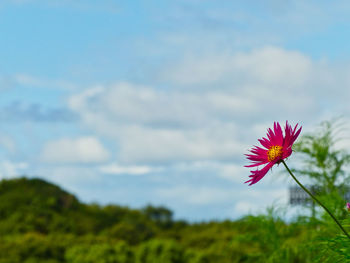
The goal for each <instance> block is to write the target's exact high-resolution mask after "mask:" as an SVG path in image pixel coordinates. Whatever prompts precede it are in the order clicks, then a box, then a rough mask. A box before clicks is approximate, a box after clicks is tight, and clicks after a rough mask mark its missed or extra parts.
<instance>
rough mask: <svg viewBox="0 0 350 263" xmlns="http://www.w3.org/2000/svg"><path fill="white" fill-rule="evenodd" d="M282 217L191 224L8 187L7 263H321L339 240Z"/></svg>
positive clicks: (1, 251)
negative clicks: (326, 240)
mask: <svg viewBox="0 0 350 263" xmlns="http://www.w3.org/2000/svg"><path fill="white" fill-rule="evenodd" d="M277 214H278V213H276V212H275V211H274V210H273V209H271V210H270V211H269V213H267V214H266V215H261V216H246V217H244V218H242V219H241V220H237V221H223V222H207V223H196V224H189V223H187V222H185V221H176V220H173V218H172V212H171V211H170V210H168V209H166V208H164V207H153V206H147V207H145V208H144V209H141V210H135V209H130V208H127V207H121V206H118V205H108V206H99V205H96V204H83V203H81V202H79V201H78V200H77V198H76V197H75V196H73V195H71V194H69V193H67V192H65V191H63V190H62V189H60V188H59V187H58V186H56V185H53V184H50V183H48V182H45V181H43V180H41V179H27V178H18V179H13V180H3V181H1V182H0V262H13V263H15V262H21V263H22V262H25V263H29V262H32V263H34V262H36V263H40V262H50V263H58V262H67V263H90V262H91V263H211V262H213V263H214V262H215V263H220V262H222V263H226V262H227V263H229V262H230V263H232V262H255V263H256V262H317V260H319V259H318V258H319V257H320V255H321V254H320V253H321V252H322V253H323V254H324V253H325V250H327V249H328V246H325V245H324V244H322V241H321V240H320V237H323V238H324V237H332V236H335V233H336V232H337V229H336V228H335V227H334V228H333V227H332V226H331V227H329V226H328V225H326V224H325V223H324V222H323V221H320V220H317V219H314V220H311V221H310V220H309V219H307V218H299V219H298V220H296V222H294V223H290V224H286V223H285V222H284V221H283V220H282V219H281V218H279V217H278V215H277ZM327 253H328V254H329V253H333V252H332V251H331V250H330V251H329V252H327ZM320 262H326V261H320Z"/></svg>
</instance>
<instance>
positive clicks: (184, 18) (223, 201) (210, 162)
mask: <svg viewBox="0 0 350 263" xmlns="http://www.w3.org/2000/svg"><path fill="white" fill-rule="evenodd" d="M349 11H350V4H349V3H348V2H347V1H333V2H332V3H330V2H329V1H307V2H306V1H275V0H269V1H264V2H262V1H205V0H204V1H199V0H186V1H185V0H182V1H181V0H175V1H113V0H109V1H108V0H100V1H89V0H84V1H79V0H65V1H63V0H60V1H58V0H57V1H56V0H50V1H48V0H45V1H44V0H5V1H2V2H1V3H0V32H1V41H0V58H1V59H0V92H1V93H2V96H0V120H1V124H2V125H1V127H0V177H1V178H13V177H16V176H18V175H28V176H39V177H42V178H45V179H47V180H49V181H52V182H55V183H58V184H59V185H61V186H62V187H64V188H65V189H67V190H69V191H71V192H73V193H74V194H76V195H77V196H78V197H79V198H80V199H81V200H82V201H85V202H98V203H101V204H107V203H117V204H122V205H128V206H131V207H136V208H138V207H142V206H144V205H147V204H149V203H151V204H154V205H166V206H168V207H169V208H171V209H172V210H174V212H175V216H176V217H177V218H184V219H188V220H196V221H200V220H212V219H226V218H233V219H235V218H239V217H240V216H242V215H244V214H246V213H248V212H253V213H258V212H261V211H264V209H265V208H266V207H267V206H269V205H271V204H273V203H280V204H283V203H285V202H286V201H287V198H288V196H287V192H288V185H290V184H291V183H292V182H291V181H290V180H289V179H288V178H286V175H285V174H283V173H282V170H281V167H276V168H274V169H273V172H272V173H271V174H269V175H268V176H267V177H266V178H264V180H262V181H261V182H260V183H259V184H258V185H254V186H251V187H248V186H247V185H245V184H243V182H244V181H246V180H247V178H248V175H249V170H248V169H246V168H243V165H244V164H246V161H245V159H244V155H243V154H244V153H246V152H247V150H248V149H249V148H250V147H251V145H253V144H256V142H257V138H260V137H262V136H264V134H265V131H266V129H267V128H268V127H270V126H271V124H272V123H273V122H274V121H281V122H285V120H287V119H288V120H289V121H290V122H291V123H292V124H296V123H297V122H299V123H300V124H301V125H303V127H304V130H305V131H312V130H313V129H314V128H315V126H316V125H317V124H318V123H319V122H320V121H322V120H326V119H329V118H332V117H334V116H339V115H342V116H345V118H347V115H348V114H349V112H350V108H349V106H348V101H349V98H350V92H349V84H350V78H349V72H350V52H349V48H348V46H349V36H350V34H349V28H350V27H349V26H350V18H349V16H348V13H349ZM344 146H346V145H344ZM289 163H290V164H291V166H293V158H290V160H289ZM295 165H296V163H295Z"/></svg>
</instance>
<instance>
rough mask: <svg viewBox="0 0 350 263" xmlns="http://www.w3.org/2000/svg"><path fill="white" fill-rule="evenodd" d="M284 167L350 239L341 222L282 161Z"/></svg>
mask: <svg viewBox="0 0 350 263" xmlns="http://www.w3.org/2000/svg"><path fill="white" fill-rule="evenodd" d="M281 162H282V163H283V164H284V166H285V167H286V169H287V171H288V173H289V174H290V175H291V176H292V177H293V179H294V180H295V181H296V182H297V184H298V185H299V186H300V187H301V188H302V189H303V190H304V191H305V192H307V193H308V194H309V195H310V196H311V198H312V199H314V200H315V201H316V202H317V203H318V204H319V205H320V206H322V207H323V208H324V210H326V212H327V213H328V214H329V215H330V216H331V217H332V219H333V220H334V222H336V223H337V225H338V226H339V227H340V229H341V230H342V231H343V233H344V234H345V235H346V236H347V237H348V238H349V239H350V235H349V234H348V232H346V230H345V229H344V228H343V226H342V225H341V224H340V223H339V221H338V220H337V219H336V218H335V216H334V215H333V214H332V213H331V211H329V210H328V208H327V207H325V206H324V205H323V204H322V203H321V201H319V200H318V199H317V198H316V197H315V196H314V195H313V194H312V193H311V192H310V191H309V190H307V189H306V188H305V187H304V186H303V185H302V184H301V183H300V182H299V181H298V179H297V178H296V177H295V176H294V174H293V173H292V171H291V170H290V169H289V168H288V166H287V164H286V163H285V162H284V160H282V161H281Z"/></svg>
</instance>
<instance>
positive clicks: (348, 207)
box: [346, 203, 350, 212]
mask: <svg viewBox="0 0 350 263" xmlns="http://www.w3.org/2000/svg"><path fill="white" fill-rule="evenodd" d="M346 208H347V209H348V211H349V212H350V203H346Z"/></svg>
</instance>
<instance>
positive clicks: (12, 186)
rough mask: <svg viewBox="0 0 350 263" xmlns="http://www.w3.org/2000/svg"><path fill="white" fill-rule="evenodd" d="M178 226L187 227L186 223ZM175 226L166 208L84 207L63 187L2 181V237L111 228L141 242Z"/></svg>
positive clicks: (38, 181)
mask: <svg viewBox="0 0 350 263" xmlns="http://www.w3.org/2000/svg"><path fill="white" fill-rule="evenodd" d="M118 223H123V225H122V226H120V225H118ZM125 224H129V225H127V226H126V225H125ZM177 224H180V225H185V223H184V222H178V223H177ZM173 225H174V222H173V221H172V212H171V211H170V210H168V209H167V208H164V207H152V206H147V207H145V208H144V209H141V210H134V209H130V208H128V207H122V206H118V205H108V206H99V205H97V204H84V203H81V202H79V200H78V199H77V198H76V197H75V196H74V195H72V194H70V193H68V192H66V191H64V190H62V189H61V188H60V187H59V186H56V185H54V184H51V183H48V182H46V181H44V180H42V179H38V178H35V179H28V178H24V177H23V178H18V179H11V180H2V181H1V182H0V234H2V235H8V234H15V233H25V232H38V233H43V234H49V233H57V232H59V233H71V234H76V235H84V234H92V233H93V234H98V233H100V232H102V231H104V230H107V229H108V230H109V231H111V232H115V231H117V232H118V233H120V234H121V231H120V230H121V228H124V230H127V231H128V232H130V233H128V234H126V233H125V234H126V235H127V236H130V237H127V238H128V239H130V241H132V242H139V241H141V240H144V239H147V238H149V237H151V236H152V235H153V233H154V232H155V230H156V229H157V228H169V227H170V226H173ZM133 231H135V233H132V232H133ZM132 239H135V240H132Z"/></svg>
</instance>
